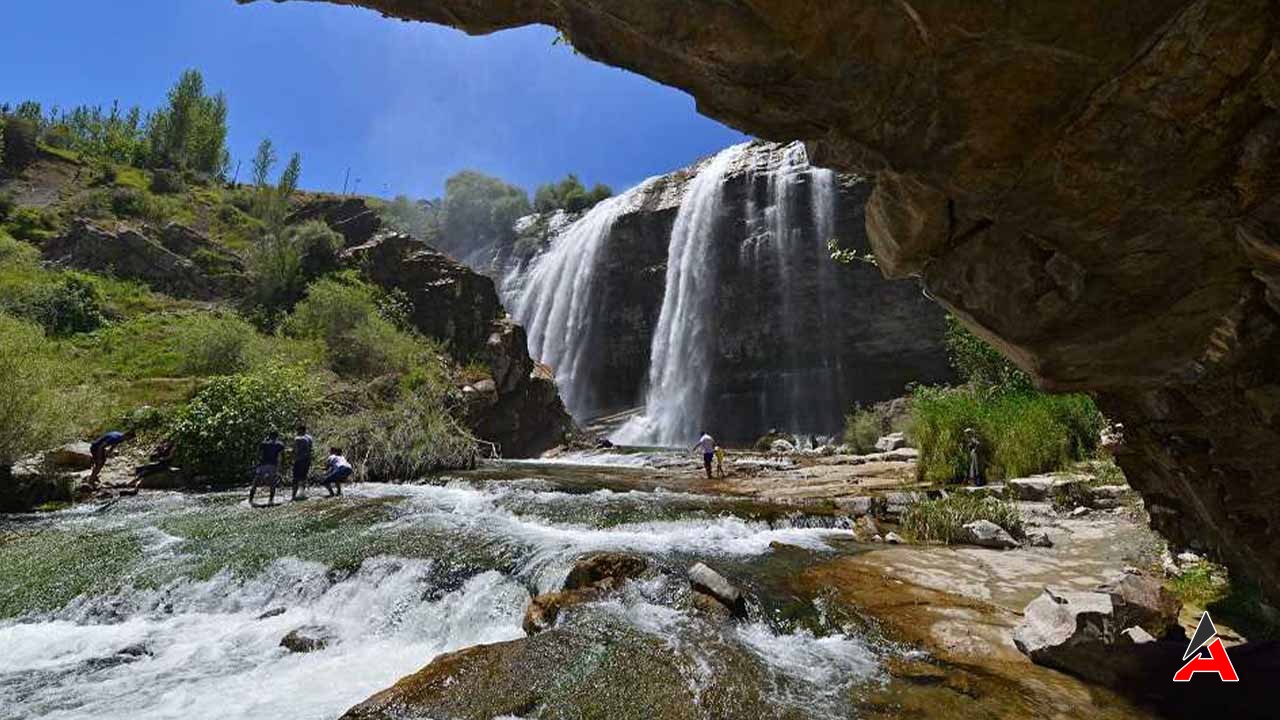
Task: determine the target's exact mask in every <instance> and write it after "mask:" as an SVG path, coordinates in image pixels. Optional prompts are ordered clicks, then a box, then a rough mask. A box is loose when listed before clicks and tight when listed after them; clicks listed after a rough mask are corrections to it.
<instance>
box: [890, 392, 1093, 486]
mask: <svg viewBox="0 0 1280 720" xmlns="http://www.w3.org/2000/svg"><path fill="white" fill-rule="evenodd" d="M1102 424H1103V420H1102V416H1101V414H1099V413H1098V411H1097V409H1096V407H1095V406H1094V405H1093V401H1092V400H1090V399H1089V398H1088V397H1087V396H1084V395H1046V394H1043V393H1034V392H1027V393H996V394H992V393H986V392H982V391H976V390H971V389H958V390H953V389H946V388H932V387H924V388H918V389H917V390H916V392H915V395H914V396H913V398H912V421H911V434H912V437H913V438H914V440H915V442H916V444H917V445H918V446H919V448H920V464H919V472H920V475H921V477H922V478H923V479H925V480H927V481H931V482H947V481H951V480H956V479H959V478H963V477H965V476H966V475H967V473H968V469H969V450H968V447H967V446H966V444H965V429H966V428H972V429H973V430H974V432H976V433H977V436H978V438H979V441H980V443H981V447H980V454H979V458H980V464H981V465H982V468H983V470H984V473H985V475H986V476H987V477H989V478H995V479H998V478H1011V477H1020V476H1024V475H1032V474H1036V473H1043V472H1051V471H1054V470H1060V469H1063V468H1065V467H1067V466H1069V465H1070V463H1071V462H1072V461H1074V460H1081V459H1084V458H1085V457H1087V456H1088V455H1089V454H1091V453H1092V452H1093V450H1094V449H1095V448H1096V447H1097V441H1098V434H1099V433H1100V432H1101V430H1102Z"/></svg>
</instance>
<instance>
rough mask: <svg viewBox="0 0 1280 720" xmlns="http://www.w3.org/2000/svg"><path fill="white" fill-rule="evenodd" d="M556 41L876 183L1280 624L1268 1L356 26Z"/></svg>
mask: <svg viewBox="0 0 1280 720" xmlns="http://www.w3.org/2000/svg"><path fill="white" fill-rule="evenodd" d="M338 1H339V2H344V3H346V4H361V5H365V6H368V7H373V8H377V9H380V10H382V11H383V12H386V13H388V14H392V15H395V16H398V17H402V18H409V19H418V20H428V21H433V22H440V23H446V24H450V25H453V26H455V27H460V28H462V29H464V30H467V31H469V32H475V33H482V32H491V31H494V30H498V29H501V28H506V27H513V26H517V25H524V24H531V23H546V24H550V25H555V26H556V27H559V28H561V29H563V30H564V31H565V32H566V33H567V34H568V36H569V37H570V39H571V40H572V41H573V44H574V46H575V47H576V48H577V49H578V50H579V51H581V52H582V53H584V54H585V55H588V56H590V57H593V58H596V59H599V60H602V61H604V62H607V63H610V64H613V65H618V66H622V67H627V68H630V69H632V70H635V71H637V72H640V73H643V74H645V75H648V76H649V77H652V78H654V79H656V80H658V81H660V82H664V83H667V84H670V85H674V86H677V87H680V88H683V89H685V90H687V91H688V92H690V93H691V94H692V95H693V96H694V97H695V98H697V100H698V105H699V108H700V109H701V110H702V111H703V112H704V113H706V114H708V115H711V116H713V117H716V118H719V119H721V120H724V121H726V122H728V123H730V124H732V125H734V126H736V127H739V128H742V129H744V130H746V131H749V132H752V133H755V134H757V135H759V136H761V137H768V138H774V139H779V140H789V139H794V138H800V139H804V140H806V141H809V143H810V147H811V149H812V150H813V151H814V154H815V160H817V161H818V162H819V163H821V164H823V165H825V166H828V167H833V168H836V169H841V170H849V171H864V172H874V173H876V174H877V176H878V184H877V189H876V191H875V194H874V196H873V197H872V198H871V201H870V203H869V206H868V218H867V226H868V230H869V234H870V236H871V239H872V244H873V246H874V247H875V250H876V253H877V255H878V257H879V258H880V261H881V267H882V268H884V270H885V271H886V272H887V273H888V274H891V275H895V276H897V275H909V274H915V275H919V276H921V277H923V278H924V281H925V284H926V286H927V287H928V288H929V290H930V293H931V294H932V295H933V296H934V297H936V298H937V299H938V300H939V301H941V302H942V303H944V304H946V305H948V306H949V307H951V308H952V309H953V310H954V311H955V312H956V313H957V314H959V315H960V316H961V317H962V318H963V319H964V320H965V321H966V322H967V323H968V324H969V325H970V326H971V327H973V328H974V329H975V330H976V331H978V332H979V333H981V334H982V335H984V336H985V337H987V338H988V339H990V340H992V341H993V342H995V343H996V344H997V345H999V346H1000V347H1001V348H1002V349H1003V350H1004V351H1005V352H1006V353H1007V354H1008V355H1009V356H1010V357H1012V358H1014V359H1015V360H1016V361H1017V362H1018V363H1019V364H1020V365H1021V366H1022V367H1024V368H1025V369H1027V370H1029V371H1031V372H1032V373H1033V374H1034V375H1035V376H1036V377H1037V378H1038V379H1039V380H1040V382H1041V383H1042V384H1043V385H1044V386H1045V387H1047V388H1049V389H1081V390H1089V391H1092V392H1094V393H1096V394H1097V396H1098V399H1099V401H1100V402H1101V404H1102V406H1103V407H1104V409H1105V410H1106V411H1107V412H1109V413H1110V414H1111V415H1112V417H1114V418H1116V419H1118V420H1120V421H1122V422H1124V423H1125V425H1126V431H1127V441H1128V442H1127V444H1126V449H1125V451H1124V453H1123V455H1122V456H1121V458H1120V461H1121V464H1122V465H1123V467H1124V468H1125V470H1126V473H1127V474H1128V476H1129V478H1130V480H1131V481H1132V482H1133V483H1134V484H1135V486H1137V487H1138V488H1139V489H1140V490H1141V491H1142V492H1143V495H1144V496H1145V497H1146V499H1147V501H1148V505H1149V507H1150V508H1151V510H1152V516H1153V521H1154V522H1155V524H1156V525H1157V527H1158V528H1159V529H1160V530H1161V531H1163V532H1164V533H1165V534H1167V535H1168V536H1170V537H1171V538H1172V539H1173V540H1174V541H1176V542H1184V543H1188V544H1191V545H1193V546H1196V547H1202V548H1206V549H1208V550H1210V551H1212V552H1213V553H1215V554H1217V555H1218V556H1219V557H1222V558H1225V559H1226V560H1228V561H1229V562H1230V564H1232V565H1233V566H1234V567H1236V568H1238V569H1241V570H1244V571H1246V572H1248V573H1250V574H1251V575H1253V577H1255V578H1257V579H1258V580H1260V581H1261V582H1262V584H1263V586H1264V588H1265V590H1266V591H1267V593H1268V594H1269V595H1270V596H1271V597H1273V598H1276V597H1280V554H1277V553H1275V552H1274V551H1273V549H1272V548H1274V546H1275V542H1276V540H1277V538H1278V537H1280V499H1277V495H1276V492H1275V487H1276V486H1275V483H1276V478H1277V477H1280V361H1277V359H1276V358H1278V357H1280V240H1278V239H1277V238H1280V194H1278V193H1277V190H1278V189H1280V142H1278V141H1280V114H1278V113H1277V112H1276V111H1277V109H1280V52H1277V47H1276V43H1277V37H1278V36H1277V30H1276V28H1277V9H1276V5H1275V3H1274V2H1271V1H1269V0H1195V1H1188V0H1136V1H1135V2H1124V3H1117V2H1109V1H1108V0H1083V1H1082V2H1072V3H1018V4H1009V3H1006V2H1002V1H997V0H979V1H975V2H966V3H954V2H941V1H921V0H912V1H902V2H880V1H879V0H875V1H872V0H854V1H851V2H841V3H807V2H794V1H793V0H757V1H754V2H722V1H721V0H696V1H694V2H683V1H681V2H677V1H676V0H644V1H642V2H641V1H636V0H616V1H614V2H597V1H595V0H591V1H587V0H519V1H516V0H494V1H492V2H483V3H481V2H475V1H474V0H338Z"/></svg>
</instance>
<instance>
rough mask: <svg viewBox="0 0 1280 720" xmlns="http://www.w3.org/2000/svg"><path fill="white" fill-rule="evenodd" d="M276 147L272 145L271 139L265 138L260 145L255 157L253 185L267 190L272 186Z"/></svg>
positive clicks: (276, 158)
mask: <svg viewBox="0 0 1280 720" xmlns="http://www.w3.org/2000/svg"><path fill="white" fill-rule="evenodd" d="M278 159H279V158H278V157H277V156H276V149H275V146H273V145H272V144H271V138H263V139H262V142H260V143H258V152H257V153H255V154H254V156H253V184H254V185H257V186H258V187H259V188H265V187H267V186H268V185H270V184H271V169H272V168H274V167H275V165H276V161H277V160H278Z"/></svg>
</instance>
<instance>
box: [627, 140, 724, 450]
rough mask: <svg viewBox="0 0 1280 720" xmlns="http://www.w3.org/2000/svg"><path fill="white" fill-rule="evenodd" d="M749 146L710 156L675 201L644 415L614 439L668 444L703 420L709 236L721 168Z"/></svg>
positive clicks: (712, 270) (709, 321)
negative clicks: (681, 198)
mask: <svg viewBox="0 0 1280 720" xmlns="http://www.w3.org/2000/svg"><path fill="white" fill-rule="evenodd" d="M747 147H749V146H748V145H735V146H733V147H731V148H728V149H726V150H723V151H721V152H720V153H719V154H718V155H716V156H715V157H714V158H712V160H711V162H709V163H707V164H706V165H704V166H703V167H702V169H701V170H699V171H698V175H697V177H695V178H694V180H693V182H692V183H690V185H689V189H688V191H687V192H686V194H685V197H684V201H683V202H681V203H680V211H679V213H678V214H677V215H676V222H675V226H674V227H673V228H672V230H671V245H670V246H669V249H668V251H667V283H666V292H665V295H664V296H663V300H662V313H661V315H660V316H659V318H658V327H657V329H656V330H655V331H654V333H653V346H652V348H651V350H650V352H649V389H648V393H647V396H646V399H645V414H644V415H641V416H639V417H636V418H633V419H632V420H630V421H629V422H628V423H627V424H626V425H625V426H623V427H622V428H621V429H619V430H618V432H617V433H616V434H615V438H614V439H615V440H616V441H617V442H622V443H628V444H641V443H643V444H652V445H658V444H667V445H674V444H678V443H681V442H683V441H684V439H685V438H688V437H690V436H691V435H693V433H696V432H697V431H698V425H699V424H700V423H702V420H703V411H704V409H705V406H706V400H707V388H708V387H709V385H710V380H711V373H712V371H713V368H712V360H713V357H712V356H713V352H714V351H713V345H714V342H715V338H714V337H713V335H714V333H715V323H716V319H715V317H714V315H715V292H716V288H717V283H716V279H717V278H716V274H717V273H716V270H717V268H716V266H715V262H714V258H715V255H714V253H713V252H712V249H711V242H712V240H713V238H715V236H716V223H717V222H719V220H720V219H721V214H722V212H721V211H722V205H723V200H724V177H725V173H726V172H727V171H728V169H729V166H730V164H732V163H733V161H734V160H735V159H737V158H739V156H741V155H742V153H743V152H745V151H746V149H747Z"/></svg>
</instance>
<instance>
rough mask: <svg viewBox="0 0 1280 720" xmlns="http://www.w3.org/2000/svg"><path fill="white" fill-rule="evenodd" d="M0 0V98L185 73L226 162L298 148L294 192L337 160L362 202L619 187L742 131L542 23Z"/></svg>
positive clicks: (109, 91) (157, 88)
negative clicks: (567, 184) (463, 29)
mask: <svg viewBox="0 0 1280 720" xmlns="http://www.w3.org/2000/svg"><path fill="white" fill-rule="evenodd" d="M2 2H3V5H4V10H3V13H4V24H5V25H6V29H5V31H4V36H5V37H4V42H3V43H0V100H3V101H8V102H16V101H19V100H24V99H35V100H39V101H41V102H43V103H45V104H46V105H48V104H55V103H56V104H60V105H63V106H68V105H75V104H79V103H91V104H99V103H101V104H110V102H111V101H112V100H115V99H119V100H120V101H121V104H122V105H132V104H139V105H142V106H143V107H144V108H150V107H154V106H156V105H159V104H161V103H162V102H163V100H164V95H165V91H166V90H167V89H168V88H169V86H170V85H172V83H173V81H174V80H175V79H176V78H177V76H178V74H179V73H180V72H181V71H182V70H183V69H185V68H189V67H193V68H197V69H199V70H200V71H202V72H203V73H204V75H205V80H206V83H207V84H208V85H209V86H210V87H211V88H213V89H221V90H223V91H225V92H226V94H227V96H228V99H229V101H230V104H231V121H230V125H231V150H232V155H233V158H234V159H233V163H232V164H233V167H234V164H235V162H234V160H235V159H243V160H244V161H245V163H244V165H245V167H246V168H247V167H248V160H249V158H250V157H251V155H252V153H253V150H254V149H255V148H256V147H257V144H258V141H259V140H261V139H262V138H263V137H270V138H271V139H272V140H273V141H274V142H275V144H276V147H277V149H278V151H279V152H280V153H281V155H285V154H287V153H289V152H293V151H297V152H301V153H302V155H303V166H304V175H303V185H304V186H305V187H308V188H314V189H330V190H332V189H341V186H342V182H343V175H344V172H345V170H346V168H347V167H348V166H350V167H351V172H352V177H353V178H357V177H358V178H359V179H360V186H359V190H360V191H361V192H364V193H371V194H377V195H394V194H398V193H405V194H408V195H411V196H415V197H433V196H436V195H439V194H440V193H441V192H442V189H443V185H444V180H445V178H447V177H448V176H449V175H451V174H452V173H454V172H456V171H458V170H461V169H466V168H471V169H476V170H482V171H484V172H488V173H491V174H494V175H499V176H501V177H504V178H506V179H507V180H509V181H511V182H514V183H517V184H519V185H523V186H525V187H527V188H530V189H532V187H533V186H534V185H536V184H538V183H540V182H544V181H547V180H552V179H558V178H560V177H562V176H563V175H564V174H565V173H567V172H576V173H578V175H579V176H580V177H581V178H582V179H583V181H584V182H587V183H589V184H590V183H595V182H605V183H609V184H610V185H613V186H614V187H615V189H622V188H624V187H627V186H630V185H632V184H635V183H636V182H638V181H640V180H642V179H644V178H646V177H648V176H650V175H655V174H659V173H663V172H667V171H670V170H674V169H676V168H678V167H681V166H683V165H686V164H688V163H689V162H691V161H693V160H695V159H697V158H698V157H700V156H703V155H706V154H709V153H712V152H715V151H716V150H718V149H720V148H722V147H725V146H728V145H731V144H733V143H735V142H739V141H740V140H741V139H742V138H743V135H741V134H740V133H738V132H736V131H734V130H731V129H729V128H727V127H725V126H723V125H720V124H719V123H717V122H715V121H713V120H710V119H707V118H704V117H702V116H700V115H698V114H697V112H696V110H695V109H694V103H693V100H692V99H691V98H690V97H689V96H687V95H685V94H683V93H681V92H679V91H677V90H673V89H670V88H665V87H662V86H660V85H657V84H655V83H653V82H651V81H649V80H647V79H645V78H642V77H640V76H638V75H634V74H631V73H628V72H625V71H622V70H617V69H614V68H610V67H606V66H604V65H601V64H598V63H595V62H592V61H590V60H587V59H585V58H582V57H580V56H577V55H574V54H573V53H572V52H571V51H570V50H569V49H567V48H565V47H563V46H552V39H553V38H554V36H555V35H554V32H553V31H552V30H550V29H549V28H524V29H520V30H512V31H506V32H502V33H498V34H495V35H490V36H487V37H481V38H474V37H468V36H466V35H464V34H462V33H459V32H457V31H454V30H451V29H448V28H442V27H437V26H433V25H426V24H423V23H404V22H399V21H394V20H387V19H383V18H381V17H380V16H378V15H377V14H375V13H372V12H369V11H367V10H362V9H355V8H349V7H339V6H333V5H327V4H322V3H298V2H292V3H286V4H283V5H281V4H276V3H272V2H259V3H255V4H252V5H247V6H241V5H237V4H236V3H235V2H234V0H60V1H59V2H56V3H55V2H48V1H47V0H2ZM246 173H247V170H242V171H241V175H242V176H243V175H245V174H246Z"/></svg>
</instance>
